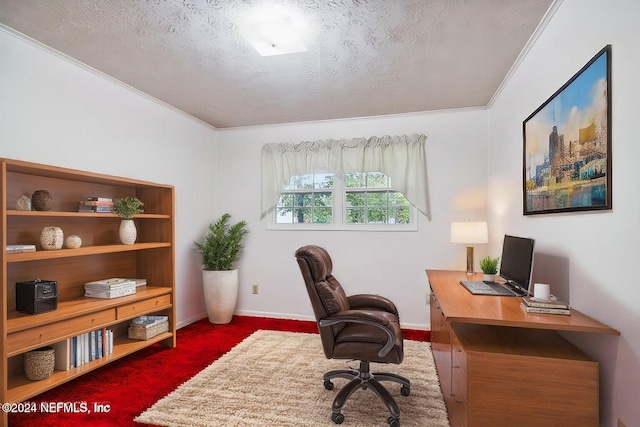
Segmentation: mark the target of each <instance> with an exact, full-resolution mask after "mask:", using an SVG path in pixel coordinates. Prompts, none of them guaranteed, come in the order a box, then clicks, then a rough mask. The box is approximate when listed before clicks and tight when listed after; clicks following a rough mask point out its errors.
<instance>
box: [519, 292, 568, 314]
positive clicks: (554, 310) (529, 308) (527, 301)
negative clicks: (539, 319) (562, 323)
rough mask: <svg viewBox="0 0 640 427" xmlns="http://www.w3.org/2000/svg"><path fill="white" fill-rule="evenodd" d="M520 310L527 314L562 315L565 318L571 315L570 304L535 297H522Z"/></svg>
mask: <svg viewBox="0 0 640 427" xmlns="http://www.w3.org/2000/svg"><path fill="white" fill-rule="evenodd" d="M520 308H522V309H523V310H524V311H525V312H527V313H542V314H562V315H565V316H569V315H570V314H571V309H570V308H569V303H566V302H564V301H560V300H558V299H550V300H545V299H540V298H535V297H522V301H521V302H520Z"/></svg>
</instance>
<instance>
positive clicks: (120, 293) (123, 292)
mask: <svg viewBox="0 0 640 427" xmlns="http://www.w3.org/2000/svg"><path fill="white" fill-rule="evenodd" d="M135 293H136V287H135V285H134V286H133V287H130V288H125V289H117V290H114V291H97V290H91V289H85V290H84V296H85V297H89V298H105V299H111V298H120V297H126V296H127V295H133V294H135Z"/></svg>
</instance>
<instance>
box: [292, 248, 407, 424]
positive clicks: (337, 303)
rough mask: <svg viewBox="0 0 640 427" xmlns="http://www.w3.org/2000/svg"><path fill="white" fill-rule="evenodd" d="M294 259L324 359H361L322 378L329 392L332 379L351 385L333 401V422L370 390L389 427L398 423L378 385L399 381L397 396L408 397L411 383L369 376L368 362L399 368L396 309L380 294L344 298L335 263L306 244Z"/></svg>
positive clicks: (396, 411)
mask: <svg viewBox="0 0 640 427" xmlns="http://www.w3.org/2000/svg"><path fill="white" fill-rule="evenodd" d="M296 258H297V261H298V265H299V266H300V271H301V272H302V277H303V278H304V281H305V284H306V286H307V292H308V293H309V298H310V299H311V306H312V307H313V312H314V313H315V316H316V320H317V322H318V330H319V332H320V339H321V340H322V347H323V349H324V354H325V356H326V357H327V358H328V359H349V360H359V361H360V368H359V369H357V370H356V369H348V370H335V371H330V372H327V373H326V374H324V377H323V380H324V386H325V388H326V389H327V390H332V389H333V383H332V382H331V380H332V379H333V378H346V379H348V380H350V381H349V383H347V384H346V385H345V386H344V387H343V388H342V389H341V390H340V391H339V392H338V394H337V395H336V397H335V399H334V400H333V405H332V414H331V419H332V420H333V422H335V423H336V424H341V423H342V422H343V421H344V415H342V408H343V406H344V404H345V402H346V401H347V399H348V398H349V396H351V394H352V393H353V392H354V391H356V390H357V389H358V388H362V389H369V390H372V391H374V392H375V393H376V394H377V395H378V396H379V397H380V399H382V401H383V402H384V404H385V405H386V406H387V408H388V409H389V412H391V416H389V418H387V421H388V423H389V425H390V426H393V427H397V426H399V425H400V409H399V408H398V404H397V403H396V401H395V400H394V399H393V397H392V396H391V394H390V393H389V391H388V390H387V389H386V388H385V387H384V386H383V385H382V384H381V383H380V381H394V382H397V383H400V384H401V385H402V386H401V388H400V393H401V394H402V395H403V396H408V395H409V393H410V390H411V382H410V381H409V380H408V379H406V378H404V377H401V376H400V375H396V374H391V373H382V372H373V373H372V372H371V371H370V370H369V364H370V362H380V363H395V364H400V363H401V362H402V359H403V357H404V351H403V341H402V332H401V331H400V321H399V317H398V310H397V309H396V306H395V305H394V304H393V302H391V301H390V300H388V299H387V298H384V297H381V296H378V295H368V294H359V295H351V296H347V295H346V294H345V292H344V290H343V289H342V286H341V285H340V283H339V282H338V281H337V280H336V278H335V277H333V275H332V273H331V272H332V270H333V264H332V262H331V257H330V256H329V254H328V253H327V251H326V250H324V249H323V248H321V247H319V246H313V245H309V246H304V247H301V248H300V249H298V250H297V251H296Z"/></svg>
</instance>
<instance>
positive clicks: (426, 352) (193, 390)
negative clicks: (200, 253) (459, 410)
mask: <svg viewBox="0 0 640 427" xmlns="http://www.w3.org/2000/svg"><path fill="white" fill-rule="evenodd" d="M404 346H405V358H404V361H403V363H402V364H401V365H381V364H373V363H372V364H371V370H372V371H373V372H375V371H385V372H394V373H397V374H400V375H403V376H405V377H407V378H409V379H410V380H411V394H410V395H409V396H407V397H403V396H401V395H400V385H399V384H396V383H392V382H388V381H385V382H384V384H385V386H387V387H388V388H389V390H390V391H391V392H392V395H393V396H394V398H395V399H396V402H397V403H398V406H399V407H400V424H401V426H403V427H405V426H419V427H427V426H443V427H445V426H449V421H448V419H447V412H446V409H445V405H444V401H443V399H442V393H441V391H440V385H439V383H438V377H437V375H436V369H435V366H434V363H433V356H432V355H431V350H430V347H429V343H426V342H417V341H409V340H405V343H404ZM347 364H348V365H349V366H353V367H357V366H358V362H348V361H343V360H327V359H326V358H325V357H324V353H323V351H322V344H321V343H320V336H319V335H317V334H303V333H294V332H276V331H262V330H261V331H257V332H255V333H253V334H252V335H251V336H249V337H248V338H247V339H245V340H244V341H242V342H241V343H240V344H238V345H237V346H236V347H234V348H233V349H232V350H231V351H230V352H228V353H226V354H225V355H223V356H222V357H220V358H219V359H218V360H216V361H215V362H214V363H212V364H211V365H209V366H208V367H207V368H205V369H204V370H202V371H201V372H200V373H198V374H197V375H196V376H194V377H193V378H191V379H190V380H188V381H187V382H185V383H184V384H182V385H181V386H179V387H178V388H177V389H176V390H174V391H173V392H171V393H170V394H169V395H167V396H165V397H163V398H162V399H160V400H159V401H158V402H156V403H155V404H154V405H153V406H152V407H151V408H149V409H147V410H146V411H145V412H143V413H142V414H141V415H140V416H138V417H137V418H136V419H135V421H137V422H140V423H147V424H153V425H158V426H185V427H186V426H189V427H194V426H195V427H197V426H260V427H262V426H269V425H270V426H278V427H284V426H292V427H293V426H295V427H299V426H335V425H336V424H334V423H333V422H332V421H331V403H332V401H333V398H334V396H335V394H336V392H337V391H338V390H339V389H340V387H342V386H343V385H344V384H346V383H347V380H346V379H340V378H338V379H335V380H333V382H334V384H335V388H334V389H333V390H332V391H329V390H326V389H325V388H324V386H323V384H322V375H323V374H324V373H325V372H327V371H330V370H332V369H344V368H345V367H346V365H347ZM342 413H343V414H344V417H345V420H344V423H343V424H342V425H343V426H345V427H350V426H362V427H371V426H388V424H387V421H386V420H387V417H388V416H389V412H388V410H387V408H386V406H384V404H383V403H382V402H381V401H380V399H379V398H378V396H377V395H376V394H375V393H373V392H372V391H371V390H362V389H359V390H357V391H356V392H355V393H354V394H352V395H351V397H350V399H349V400H348V401H347V404H346V405H345V407H344V408H343V411H342Z"/></svg>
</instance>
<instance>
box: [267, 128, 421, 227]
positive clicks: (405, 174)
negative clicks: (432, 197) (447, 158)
mask: <svg viewBox="0 0 640 427" xmlns="http://www.w3.org/2000/svg"><path fill="white" fill-rule="evenodd" d="M426 139H427V137H426V136H425V135H401V136H382V137H375V136H374V137H371V138H355V139H342V140H333V139H328V140H321V141H303V142H300V143H297V144H288V143H274V144H266V145H264V146H263V147H262V206H261V212H262V213H261V217H264V216H266V215H267V214H268V213H269V212H271V210H272V209H273V208H274V206H275V204H276V203H277V201H278V198H279V197H280V194H281V193H282V192H283V191H284V189H285V188H286V186H287V185H289V181H290V179H291V177H292V176H295V175H304V174H311V173H334V174H337V175H342V174H344V173H349V172H383V173H385V174H386V175H388V176H389V177H390V178H391V185H392V186H393V188H394V189H395V190H397V191H399V192H401V193H402V194H404V196H405V197H406V198H407V200H409V202H410V203H411V204H413V205H414V206H415V207H416V208H417V209H418V210H419V211H420V212H422V213H423V214H424V215H425V216H426V217H427V218H429V205H428V189H427V160H426V159H427V158H426V154H425V145H426V144H425V142H426Z"/></svg>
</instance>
